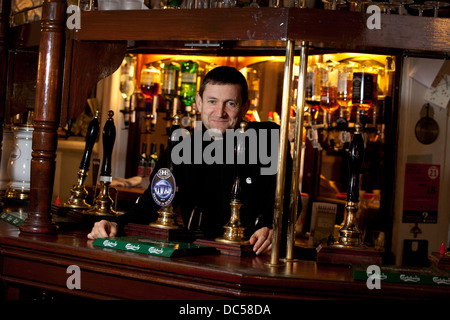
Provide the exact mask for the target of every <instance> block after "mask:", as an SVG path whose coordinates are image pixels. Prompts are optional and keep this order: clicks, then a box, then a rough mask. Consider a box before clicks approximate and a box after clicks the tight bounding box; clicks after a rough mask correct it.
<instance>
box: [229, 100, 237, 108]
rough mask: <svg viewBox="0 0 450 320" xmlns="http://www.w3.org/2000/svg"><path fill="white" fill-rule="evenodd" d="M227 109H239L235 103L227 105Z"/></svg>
mask: <svg viewBox="0 0 450 320" xmlns="http://www.w3.org/2000/svg"><path fill="white" fill-rule="evenodd" d="M227 107H228V108H232V109H236V108H237V104H236V103H235V102H228V103H227Z"/></svg>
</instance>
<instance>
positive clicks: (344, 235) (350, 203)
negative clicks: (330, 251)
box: [334, 122, 364, 247]
mask: <svg viewBox="0 0 450 320" xmlns="http://www.w3.org/2000/svg"><path fill="white" fill-rule="evenodd" d="M362 128H363V125H362V124H361V123H359V122H358V123H356V124H355V133H354V134H353V139H352V142H351V144H350V148H349V163H348V164H349V170H350V183H349V188H348V191H347V201H346V204H345V215H344V221H343V225H342V227H341V229H340V230H339V240H338V242H337V243H336V244H334V246H344V247H361V246H362V239H361V234H362V233H361V231H360V230H359V229H358V225H357V221H356V218H357V216H356V213H357V212H358V207H359V174H360V171H361V166H362V163H363V160H364V138H363V130H362Z"/></svg>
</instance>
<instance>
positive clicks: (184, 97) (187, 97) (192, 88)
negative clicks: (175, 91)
mask: <svg viewBox="0 0 450 320" xmlns="http://www.w3.org/2000/svg"><path fill="white" fill-rule="evenodd" d="M197 75H198V63H197V62H193V61H191V60H189V61H183V62H182V63H181V88H180V96H181V101H183V102H184V104H185V105H186V106H190V105H192V103H193V102H195V95H196V94H197ZM186 111H188V110H186ZM189 111H190V110H189Z"/></svg>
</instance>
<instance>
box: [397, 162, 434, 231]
mask: <svg viewBox="0 0 450 320" xmlns="http://www.w3.org/2000/svg"><path fill="white" fill-rule="evenodd" d="M439 181H440V165H436V164H416V163H407V164H406V167H405V191H404V195H403V222H404V223H411V222H412V223H416V222H417V223H437V214H438V206H439Z"/></svg>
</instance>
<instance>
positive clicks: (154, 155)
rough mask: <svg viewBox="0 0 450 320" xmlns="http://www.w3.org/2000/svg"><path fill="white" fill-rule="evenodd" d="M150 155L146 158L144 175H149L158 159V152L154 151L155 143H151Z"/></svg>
mask: <svg viewBox="0 0 450 320" xmlns="http://www.w3.org/2000/svg"><path fill="white" fill-rule="evenodd" d="M150 150H151V151H150V156H149V157H148V160H147V169H146V171H145V176H146V177H150V176H151V174H152V172H153V169H155V166H156V162H157V161H158V154H157V153H156V143H152V144H151V149H150Z"/></svg>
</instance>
